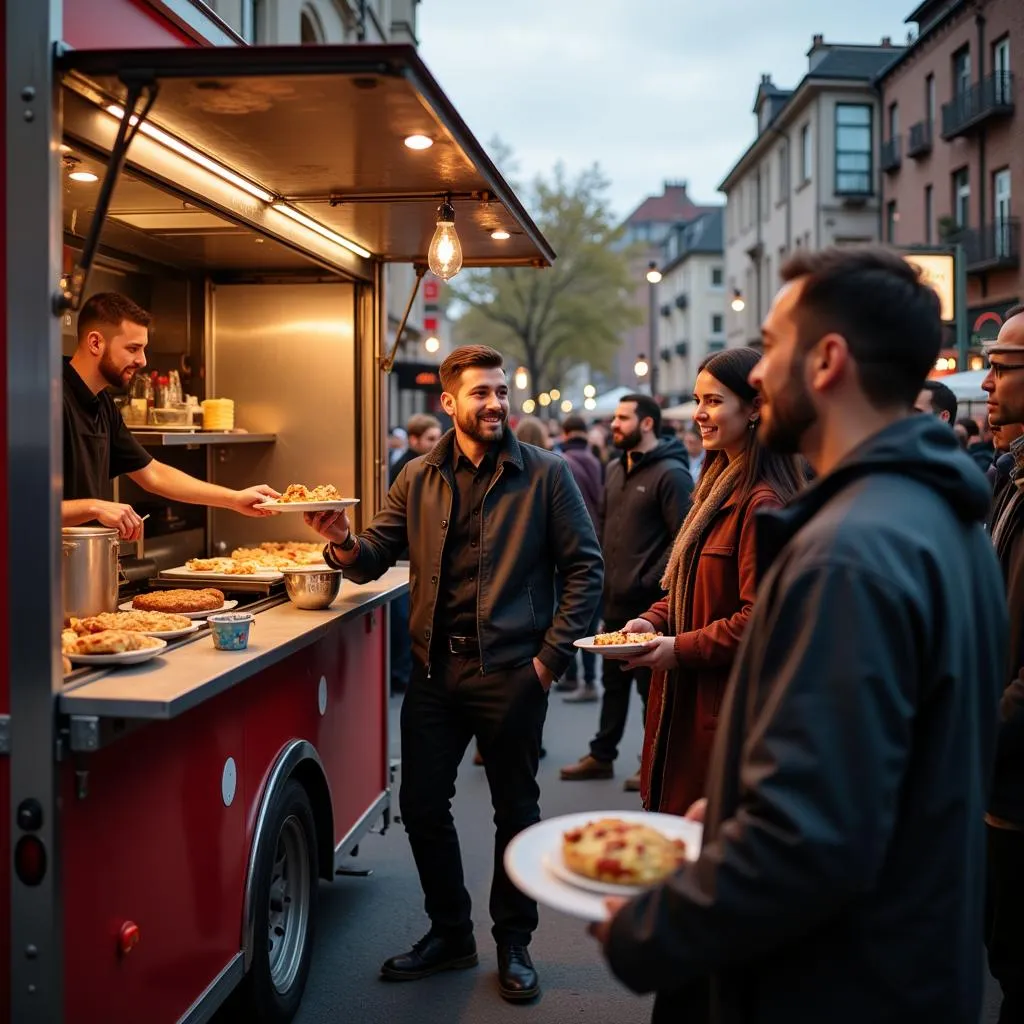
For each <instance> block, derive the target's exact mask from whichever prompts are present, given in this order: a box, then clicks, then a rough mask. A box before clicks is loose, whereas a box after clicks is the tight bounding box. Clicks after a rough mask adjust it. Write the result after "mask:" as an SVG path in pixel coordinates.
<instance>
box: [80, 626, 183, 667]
mask: <svg viewBox="0 0 1024 1024" xmlns="http://www.w3.org/2000/svg"><path fill="white" fill-rule="evenodd" d="M60 646H61V653H62V654H63V655H64V657H66V658H67V659H68V661H70V662H71V663H72V664H73V665H139V664H141V663H142V662H144V661H149V660H150V659H152V658H155V657H157V656H158V655H159V654H160V653H161V652H162V651H163V650H164V648H165V647H166V646H167V641H166V640H160V639H158V638H157V637H154V636H146V634H145V633H138V632H134V631H132V630H128V629H104V630H101V631H100V632H99V633H85V634H79V633H77V632H76V631H75V630H73V629H65V630H64V631H63V633H61V642H60Z"/></svg>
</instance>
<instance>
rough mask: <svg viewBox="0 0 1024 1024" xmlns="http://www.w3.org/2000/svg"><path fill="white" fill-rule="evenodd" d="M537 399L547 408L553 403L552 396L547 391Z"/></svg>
mask: <svg viewBox="0 0 1024 1024" xmlns="http://www.w3.org/2000/svg"><path fill="white" fill-rule="evenodd" d="M537 401H538V402H540V404H541V405H542V406H543V407H544V408H545V409H546V408H547V407H548V406H549V405H550V404H551V396H550V395H549V394H548V393H547V392H546V391H545V392H544V394H542V395H539V396H538V397H537Z"/></svg>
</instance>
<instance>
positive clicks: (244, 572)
mask: <svg viewBox="0 0 1024 1024" xmlns="http://www.w3.org/2000/svg"><path fill="white" fill-rule="evenodd" d="M160 575H161V577H163V578H164V579H168V578H170V579H176V578H182V579H193V580H225V581H227V580H234V581H236V582H241V581H243V580H249V581H252V582H256V583H276V582H277V581H278V580H279V579H281V570H280V569H271V568H268V567H265V566H260V565H255V564H254V563H252V562H240V561H238V560H237V559H235V558H190V559H189V560H188V561H187V562H186V563H185V564H184V565H178V566H175V567H174V568H173V569H164V570H163V571H162V572H161V573H160Z"/></svg>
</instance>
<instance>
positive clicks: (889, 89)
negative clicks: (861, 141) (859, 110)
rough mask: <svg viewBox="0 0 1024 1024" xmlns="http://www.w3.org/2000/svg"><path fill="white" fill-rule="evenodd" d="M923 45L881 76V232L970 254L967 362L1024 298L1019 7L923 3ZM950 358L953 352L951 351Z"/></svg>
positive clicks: (996, 1)
mask: <svg viewBox="0 0 1024 1024" xmlns="http://www.w3.org/2000/svg"><path fill="white" fill-rule="evenodd" d="M907 21H908V22H910V23H913V24H915V25H916V26H917V37H916V39H915V41H914V43H913V44H912V45H911V46H910V47H909V48H908V49H907V50H906V52H905V53H903V54H902V55H901V56H900V58H899V59H898V60H896V61H895V62H894V63H893V64H891V65H890V66H889V67H888V68H886V69H885V71H884V72H883V73H882V74H881V75H880V76H879V79H878V87H879V90H880V94H881V103H882V108H883V126H884V127H883V143H882V151H881V167H882V171H883V175H882V202H883V210H884V213H883V219H882V236H883V238H884V239H885V240H886V241H889V242H892V243H894V244H896V245H899V246H907V247H913V246H924V247H927V246H945V245H952V244H958V245H960V246H961V247H962V249H961V251H962V252H963V255H964V259H965V261H966V267H967V275H968V277H967V305H968V329H969V332H970V341H969V352H968V366H966V367H954V368H955V369H968V368H974V369H977V368H980V367H981V366H982V365H983V360H982V351H981V344H982V342H983V341H984V340H986V339H988V338H993V337H995V335H996V333H998V330H999V327H1000V325H1001V324H1002V320H1003V316H1004V314H1005V313H1006V310H1007V309H1008V308H1009V307H1010V306H1011V305H1013V304H1015V303H1016V302H1018V301H1020V300H1021V298H1022V297H1024V275H1022V269H1021V231H1020V218H1019V216H1018V215H1016V214H1015V213H1014V197H1016V200H1017V203H1018V204H1019V203H1020V202H1021V200H1022V198H1024V144H1022V138H1021V132H1022V129H1024V120H1022V119H1021V113H1020V108H1021V104H1022V100H1024V96H1022V94H1021V87H1020V82H1019V79H1018V78H1017V77H1016V76H1015V75H1014V72H1013V66H1014V64H1015V63H1022V62H1024V2H1022V0H972V2H969V0H926V2H924V3H921V4H920V5H919V6H918V7H917V8H916V9H915V10H914V11H912V12H911V14H910V15H909V17H908V18H907ZM944 355H948V356H950V357H952V356H953V353H952V352H950V353H948V354H947V353H944Z"/></svg>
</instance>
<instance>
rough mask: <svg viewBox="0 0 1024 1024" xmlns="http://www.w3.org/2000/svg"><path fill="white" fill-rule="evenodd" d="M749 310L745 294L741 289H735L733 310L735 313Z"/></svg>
mask: <svg viewBox="0 0 1024 1024" xmlns="http://www.w3.org/2000/svg"><path fill="white" fill-rule="evenodd" d="M746 308H747V304H746V303H745V302H744V301H743V293H742V292H741V291H740V290H739V288H734V289H733V292H732V309H733V312H734V313H742V312H743V310H745V309H746Z"/></svg>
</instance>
